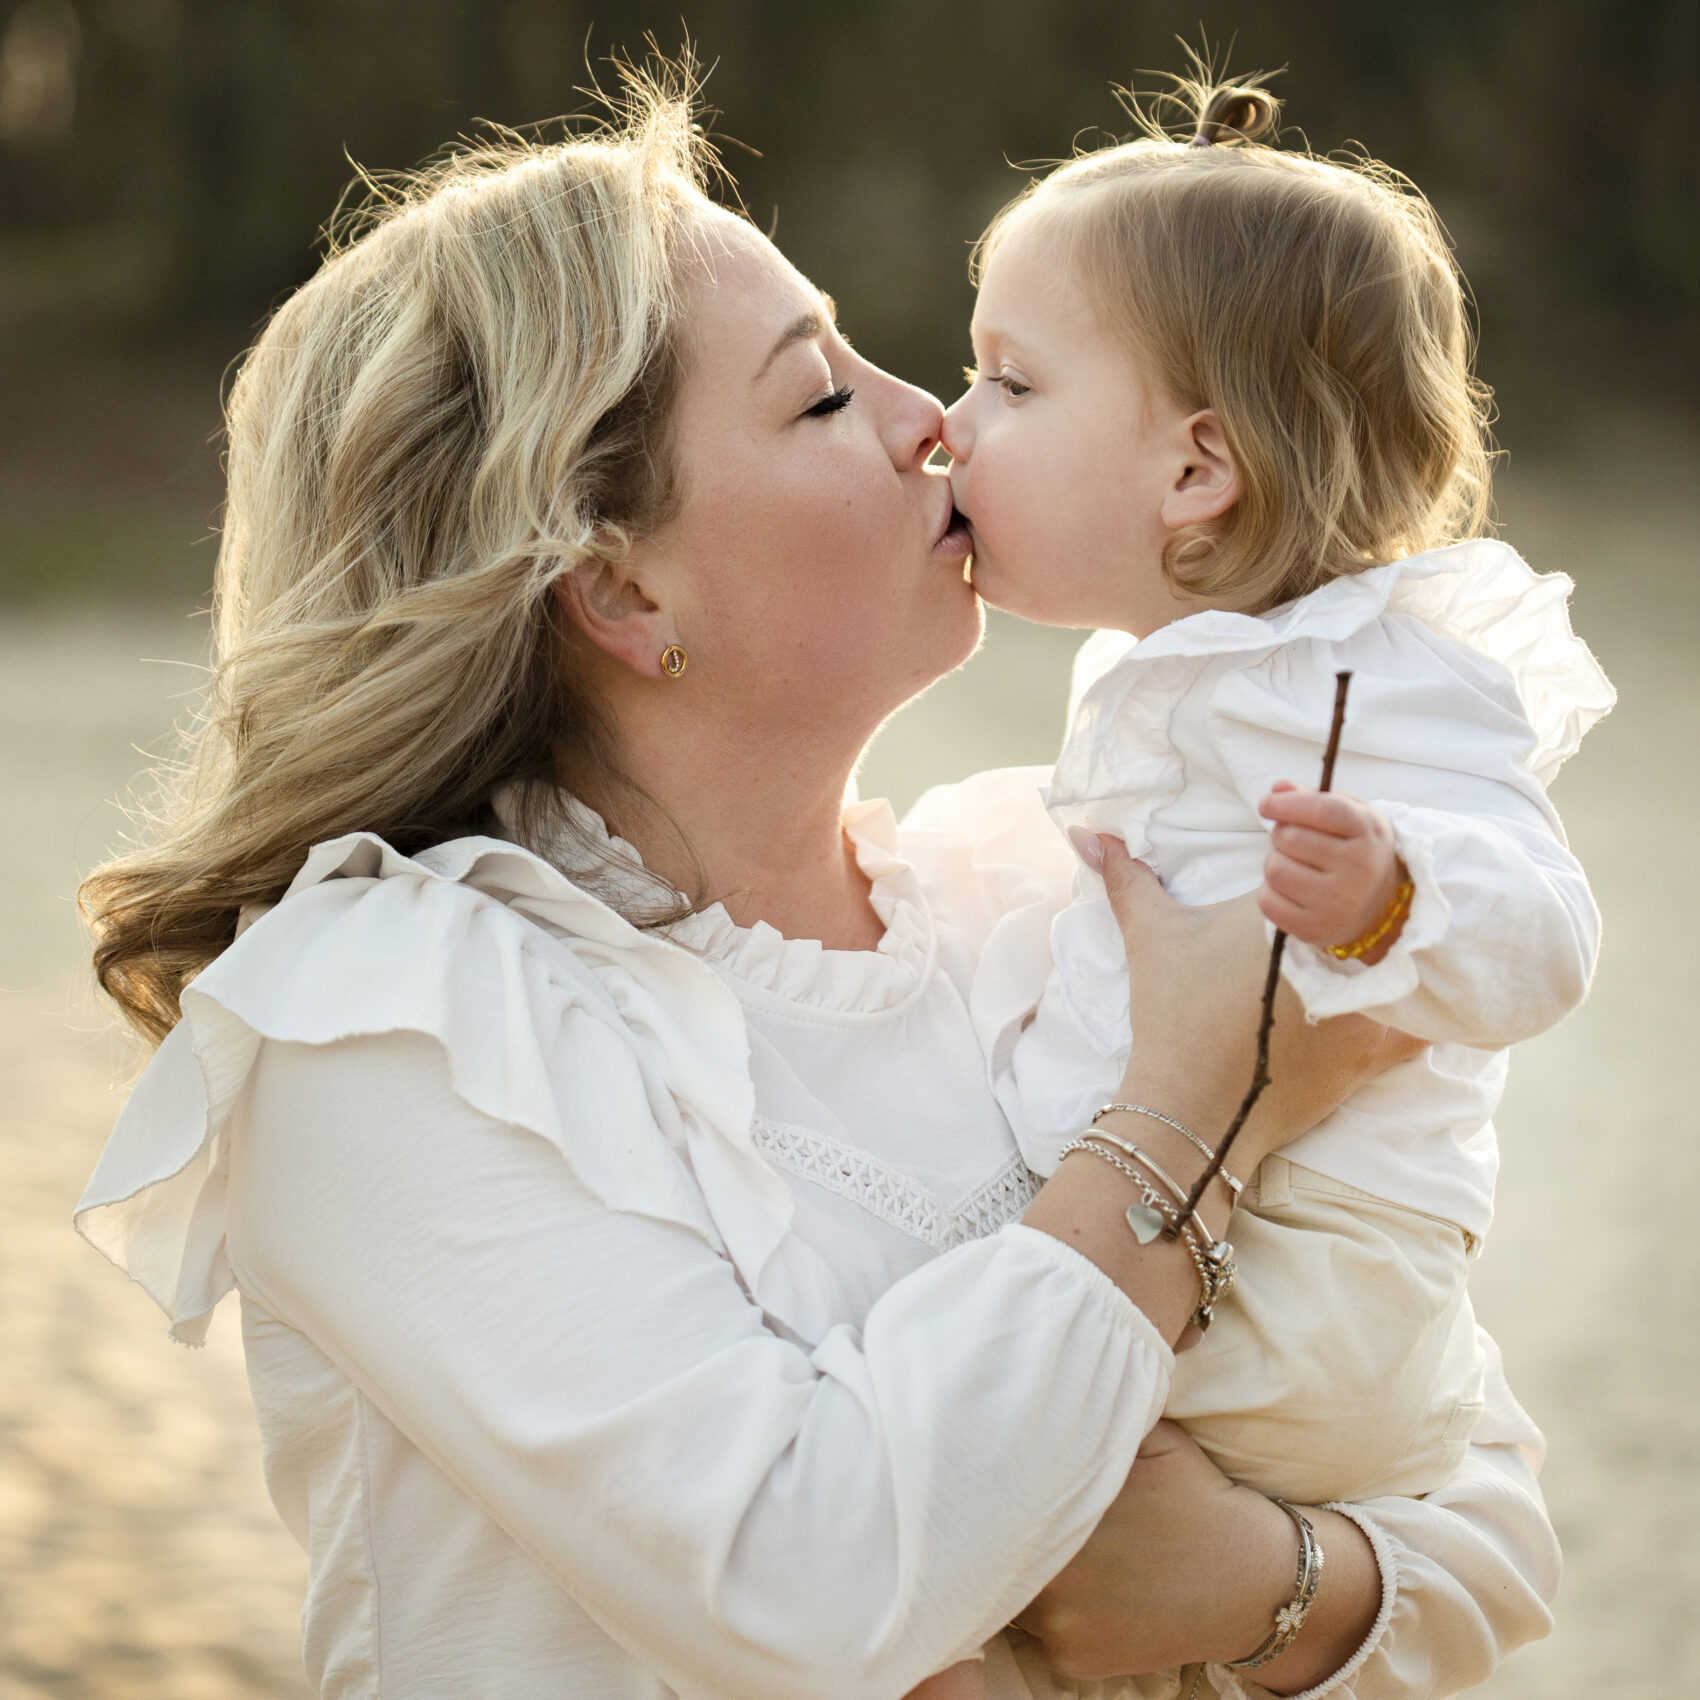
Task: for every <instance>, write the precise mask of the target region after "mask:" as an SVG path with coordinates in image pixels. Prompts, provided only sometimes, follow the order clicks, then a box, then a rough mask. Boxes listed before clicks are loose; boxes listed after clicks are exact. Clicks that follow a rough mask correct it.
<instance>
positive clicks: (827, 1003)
mask: <svg viewBox="0 0 1700 1700" xmlns="http://www.w3.org/2000/svg"><path fill="white" fill-rule="evenodd" d="M844 831H845V835H846V837H848V838H849V840H850V843H851V847H852V848H853V849H854V851H855V853H856V865H857V866H858V867H859V868H860V869H861V870H862V872H863V873H864V874H865V875H867V877H868V880H869V881H870V886H869V891H868V899H869V901H870V902H871V903H872V904H873V906H874V913H875V914H876V915H878V916H879V918H880V920H881V921H882V922H884V924H885V935H884V937H883V938H881V940H880V942H879V945H878V947H877V948H876V949H874V950H828V949H827V948H826V947H825V946H824V945H823V944H821V943H820V941H819V940H818V939H792V938H787V937H785V935H784V934H783V933H781V932H779V931H777V930H776V929H775V928H773V927H770V926H769V925H768V924H767V923H766V922H765V921H757V922H756V923H755V925H754V926H752V927H740V926H739V925H738V924H737V923H736V922H735V921H734V920H733V919H732V917H731V916H730V915H728V914H727V913H726V908H725V905H724V904H720V903H715V904H712V905H710V906H709V907H708V908H706V909H701V910H698V911H697V913H696V914H694V915H690V916H687V917H686V918H685V920H683V921H681V922H680V923H679V924H678V925H677V926H676V927H674V928H673V929H672V933H673V937H674V938H675V939H677V940H678V941H679V943H680V944H683V945H685V946H687V947H688V948H690V949H692V950H696V951H698V952H700V953H701V954H702V955H703V956H704V957H705V958H707V959H708V960H709V961H710V962H712V963H713V964H714V966H715V968H716V969H717V970H718V971H719V972H720V973H721V974H722V975H723V976H724V977H725V978H726V979H727V980H729V981H731V982H733V984H734V987H735V989H736V990H737V992H738V994H739V996H740V997H742V998H745V999H746V1000H747V1001H753V1002H755V1003H758V1004H760V1003H765V1002H769V1001H772V1002H774V1003H778V1004H788V1005H797V1004H800V1005H803V1006H805V1007H807V1008H810V1009H815V1010H823V1011H834V1012H838V1013H843V1014H863V1015H872V1014H885V1013H889V1012H890V1011H892V1010H895V1009H898V1008H901V1007H902V1006H903V1005H904V1004H906V1003H908V1002H909V1001H910V1000H911V999H913V998H915V997H918V996H919V995H920V994H921V993H922V992H923V991H924V990H925V989H926V986H927V984H928V982H929V980H930V979H931V976H932V970H933V965H934V962H935V960H936V958H937V942H936V938H935V935H934V930H933V923H932V917H931V912H930V910H929V907H928V905H927V902H926V900H925V898H924V897H923V895H922V892H921V882H920V878H919V876H918V875H917V874H916V872H915V869H914V868H913V867H911V866H910V864H909V863H908V862H907V861H906V860H905V859H904V857H903V856H902V855H901V854H900V853H899V850H898V843H897V821H896V819H895V817H894V816H893V815H892V812H891V805H890V804H889V803H886V802H884V801H878V802H868V803H855V804H852V805H851V806H850V807H849V808H848V809H846V811H845V814H844Z"/></svg>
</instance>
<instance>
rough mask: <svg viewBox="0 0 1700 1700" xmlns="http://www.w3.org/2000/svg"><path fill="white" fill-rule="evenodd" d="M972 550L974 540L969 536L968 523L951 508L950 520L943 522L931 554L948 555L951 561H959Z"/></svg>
mask: <svg viewBox="0 0 1700 1700" xmlns="http://www.w3.org/2000/svg"><path fill="white" fill-rule="evenodd" d="M973 549H974V539H973V537H972V536H971V535H970V534H969V531H968V521H967V520H966V519H964V518H963V517H962V515H961V514H960V513H958V512H957V510H956V509H955V508H952V509H951V510H950V518H949V519H948V520H947V521H946V522H945V528H944V530H943V531H941V532H940V533H939V536H938V541H937V542H936V543H934V545H933V553H934V554H935V555H949V556H951V557H952V558H953V559H956V560H961V559H962V558H963V557H964V556H966V555H969V554H972V553H973Z"/></svg>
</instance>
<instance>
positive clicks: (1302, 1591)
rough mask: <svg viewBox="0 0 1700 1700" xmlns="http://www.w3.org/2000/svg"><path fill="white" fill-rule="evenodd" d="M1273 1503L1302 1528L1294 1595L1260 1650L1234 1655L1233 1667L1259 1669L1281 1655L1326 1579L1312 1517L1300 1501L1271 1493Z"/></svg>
mask: <svg viewBox="0 0 1700 1700" xmlns="http://www.w3.org/2000/svg"><path fill="white" fill-rule="evenodd" d="M1271 1503H1272V1504H1275V1505H1278V1506H1280V1507H1281V1509H1282V1510H1283V1511H1285V1512H1286V1514H1287V1515H1288V1516H1289V1517H1291V1518H1292V1520H1293V1522H1294V1524H1295V1525H1296V1526H1297V1528H1298V1531H1299V1571H1298V1576H1297V1577H1296V1578H1295V1580H1294V1585H1293V1597H1292V1598H1291V1599H1290V1600H1288V1601H1287V1603H1286V1604H1285V1605H1284V1606H1282V1607H1280V1608H1279V1609H1278V1610H1277V1611H1276V1613H1275V1627H1274V1628H1273V1629H1271V1630H1270V1631H1269V1634H1268V1635H1267V1636H1266V1637H1265V1639H1264V1641H1263V1644H1262V1645H1261V1646H1260V1647H1259V1648H1258V1649H1257V1651H1256V1652H1254V1653H1251V1654H1248V1655H1247V1656H1246V1657H1245V1658H1243V1659H1230V1660H1229V1661H1228V1669H1229V1670H1256V1669H1257V1667H1258V1666H1259V1665H1266V1664H1268V1663H1269V1662H1270V1660H1271V1659H1277V1658H1279V1657H1280V1656H1281V1654H1283V1653H1284V1652H1286V1650H1287V1649H1288V1648H1289V1647H1290V1646H1292V1644H1293V1643H1294V1642H1295V1641H1296V1640H1297V1639H1298V1635H1299V1631H1300V1630H1301V1629H1303V1628H1304V1626H1305V1619H1306V1618H1307V1617H1308V1616H1309V1615H1310V1608H1311V1607H1312V1606H1313V1605H1314V1604H1315V1603H1316V1590H1317V1587H1318V1585H1319V1584H1320V1583H1321V1581H1322V1543H1321V1541H1319V1540H1318V1539H1317V1538H1316V1530H1315V1529H1313V1528H1312V1527H1311V1525H1310V1519H1309V1518H1308V1517H1307V1516H1305V1514H1304V1513H1303V1512H1302V1511H1300V1510H1299V1508H1298V1507H1297V1506H1296V1505H1289V1504H1288V1503H1287V1502H1286V1500H1284V1499H1275V1498H1273V1496H1271Z"/></svg>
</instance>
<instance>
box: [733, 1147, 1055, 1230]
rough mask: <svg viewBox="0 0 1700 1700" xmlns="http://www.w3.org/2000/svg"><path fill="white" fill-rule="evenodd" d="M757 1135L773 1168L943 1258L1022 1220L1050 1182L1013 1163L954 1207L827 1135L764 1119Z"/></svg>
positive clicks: (1016, 1161)
mask: <svg viewBox="0 0 1700 1700" xmlns="http://www.w3.org/2000/svg"><path fill="white" fill-rule="evenodd" d="M750 1133H751V1137H752V1139H753V1141H754V1143H755V1147H756V1149H757V1150H758V1151H759V1152H761V1154H762V1155H763V1156H764V1157H766V1158H767V1160H768V1161H769V1162H770V1163H774V1164H777V1165H778V1167H780V1168H782V1169H785V1170H788V1171H789V1172H790V1173H791V1174H793V1175H796V1176H797V1177H798V1178H799V1179H801V1180H805V1181H810V1182H812V1183H813V1184H814V1185H815V1186H818V1187H820V1188H822V1189H823V1190H824V1191H826V1192H831V1193H836V1194H837V1195H838V1196H839V1197H840V1198H847V1199H849V1200H850V1201H851V1202H852V1203H853V1204H859V1205H861V1207H862V1208H863V1209H864V1210H866V1211H867V1212H868V1214H869V1215H871V1216H877V1217H878V1218H879V1220H880V1221H882V1222H884V1223H886V1224H887V1226H889V1227H893V1228H896V1229H897V1230H898V1231H899V1232H900V1233H905V1234H908V1235H909V1237H910V1238H911V1239H916V1240H919V1241H920V1242H921V1243H922V1244H923V1245H926V1246H930V1247H931V1248H932V1249H933V1250H934V1251H936V1252H945V1251H949V1250H951V1249H952V1247H954V1246H959V1245H966V1244H967V1243H968V1241H970V1240H979V1239H984V1238H985V1237H986V1236H987V1235H988V1234H994V1233H996V1232H997V1230H998V1229H999V1228H1002V1227H1005V1226H1007V1225H1008V1224H1009V1223H1011V1222H1013V1221H1015V1220H1016V1219H1017V1218H1018V1217H1019V1216H1020V1215H1021V1213H1022V1211H1024V1210H1025V1209H1026V1208H1027V1206H1028V1205H1029V1204H1031V1203H1032V1202H1033V1199H1034V1198H1035V1197H1036V1196H1037V1194H1038V1191H1039V1188H1040V1187H1042V1186H1043V1185H1044V1184H1045V1183H1044V1181H1043V1180H1042V1179H1041V1178H1040V1177H1039V1176H1038V1175H1036V1174H1034V1173H1033V1171H1032V1170H1031V1169H1029V1168H1028V1167H1027V1165H1026V1164H1025V1163H1024V1162H1022V1160H1021V1158H1020V1157H1019V1156H1016V1157H1011V1158H1010V1160H1009V1161H1008V1162H1007V1163H1005V1164H1004V1166H1003V1167H1002V1168H1001V1169H999V1170H998V1171H997V1173H996V1174H994V1175H993V1176H992V1177H991V1179H990V1180H988V1181H985V1182H984V1183H982V1184H981V1185H980V1186H977V1187H976V1188H975V1189H974V1190H973V1191H972V1192H971V1193H969V1195H968V1196H967V1197H966V1198H965V1199H963V1201H962V1202H961V1203H960V1204H955V1205H947V1204H944V1203H941V1202H940V1200H939V1199H938V1198H937V1197H935V1196H934V1195H933V1194H932V1193H931V1192H929V1191H928V1190H927V1188H926V1187H924V1186H922V1185H921V1183H920V1182H919V1181H917V1180H915V1179H914V1178H913V1177H911V1176H909V1175H906V1174H904V1172H903V1171H902V1170H901V1169H899V1168H896V1167H895V1166H894V1165H892V1164H890V1163H887V1162H885V1161H883V1160H882V1159H881V1158H878V1157H875V1156H872V1155H870V1154H869V1153H868V1152H866V1151H859V1150H857V1149H856V1147H855V1146H853V1145H846V1144H845V1143H844V1142H843V1141H842V1140H838V1139H833V1138H831V1137H830V1136H828V1135H827V1134H824V1133H815V1132H813V1131H811V1130H810V1129H809V1128H806V1127H797V1126H794V1125H793V1124H792V1123H790V1122H771V1121H767V1120H766V1119H765V1118H763V1117H761V1116H757V1117H756V1118H755V1120H754V1122H753V1123H752V1125H751V1128H750Z"/></svg>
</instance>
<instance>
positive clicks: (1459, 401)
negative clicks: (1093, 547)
mask: <svg viewBox="0 0 1700 1700" xmlns="http://www.w3.org/2000/svg"><path fill="white" fill-rule="evenodd" d="M1176 81H1177V96H1176V97H1173V98H1175V99H1177V101H1178V103H1179V104H1181V105H1182V106H1183V107H1184V108H1190V112H1191V114H1192V116H1191V117H1190V118H1189V120H1188V123H1187V126H1186V139H1184V140H1177V139H1175V138H1174V137H1172V136H1171V135H1170V134H1168V132H1167V131H1166V130H1165V129H1164V128H1163V127H1162V126H1161V125H1160V124H1159V123H1157V122H1156V120H1155V119H1152V118H1150V117H1148V116H1147V115H1146V114H1145V113H1144V112H1143V111H1142V110H1141V109H1140V108H1139V107H1138V105H1137V103H1131V102H1130V104H1131V106H1132V109H1133V110H1134V112H1135V114H1136V115H1137V116H1138V117H1139V118H1140V119H1141V122H1142V123H1143V125H1144V127H1145V129H1146V134H1145V135H1143V136H1141V137H1140V138H1139V139H1137V140H1135V141H1131V142H1127V143H1124V144H1122V145H1120V146H1116V147H1109V148H1104V149H1101V150H1099V151H1096V152H1092V153H1085V154H1081V155H1079V156H1077V157H1076V158H1074V159H1072V160H1069V161H1067V162H1066V163H1064V164H1063V165H1061V166H1060V167H1059V168H1058V169H1057V170H1055V171H1053V172H1052V173H1051V174H1050V175H1049V176H1047V177H1044V178H1041V179H1039V180H1037V181H1036V182H1034V183H1032V184H1030V185H1029V186H1028V188H1027V189H1026V191H1025V192H1024V193H1023V194H1021V195H1020V196H1018V197H1017V198H1016V199H1015V200H1014V201H1012V202H1011V203H1010V204H1009V205H1008V206H1006V207H1005V208H1004V209H1003V211H1002V212H1000V213H999V214H998V216H997V218H996V219H994V220H993V222H992V224H991V226H990V227H989V229H988V230H987V232H986V234H985V235H984V236H983V237H982V238H981V242H980V245H979V248H978V250H977V254H976V265H977V267H978V268H980V270H983V268H984V266H985V264H986V263H987V261H988V260H989V259H990V257H991V255H992V254H994V253H995V252H996V250H997V246H998V243H999V242H1000V241H1001V240H1002V239H1003V237H1004V236H1005V235H1006V234H1007V233H1008V231H1009V228H1010V225H1011V221H1012V219H1014V218H1015V217H1017V216H1018V215H1019V217H1020V218H1021V219H1022V221H1023V222H1026V221H1028V220H1030V219H1031V220H1039V221H1042V223H1043V231H1044V236H1045V239H1046V240H1047V241H1050V242H1052V243H1053V244H1054V246H1055V250H1056V251H1057V252H1060V253H1061V254H1063V255H1064V256H1066V261H1067V262H1072V264H1073V265H1074V267H1075V268H1076V270H1077V274H1078V276H1079V278H1080V279H1081V282H1082V284H1083V286H1084V288H1085V289H1086V291H1087V293H1088V296H1089V297H1090V299H1091V300H1092V303H1093V305H1094V307H1095V309H1096V310H1097V311H1098V312H1099V313H1100V314H1101V315H1102V317H1103V319H1104V321H1105V323H1106V325H1107V326H1108V327H1109V328H1110V329H1111V330H1112V331H1113V332H1114V333H1115V334H1117V335H1119V336H1120V337H1122V338H1123V339H1124V340H1125V343H1126V344H1127V345H1128V346H1129V347H1130V348H1132V349H1134V350H1135V351H1136V352H1137V353H1138V354H1139V355H1140V356H1142V357H1143V358H1144V359H1145V360H1147V361H1149V362H1150V363H1151V364H1152V366H1153V367H1154V368H1155V370H1156V373H1157V375H1158V376H1159V377H1160V379H1161V381H1162V382H1163V384H1164V386H1165V387H1166V389H1167V391H1168V393H1169V394H1170V396H1172V397H1173V398H1174V399H1175V400H1176V401H1178V402H1179V403H1180V404H1181V405H1182V406H1184V407H1189V408H1210V409H1213V410H1214V411H1215V412H1216V413H1217V415H1218V416H1219V417H1220V419H1221V422H1222V427H1223V430H1224V432H1225V433H1226V436H1227V440H1228V443H1229V446H1230V448H1231V450H1232V453H1233V456H1234V459H1235V462H1236V464H1237V465H1238V467H1239V472H1240V477H1241V480H1242V492H1241V495H1240V498H1239V500H1238V502H1237V503H1236V504H1235V506H1234V508H1233V509H1232V510H1231V512H1230V513H1229V514H1228V515H1227V516H1226V518H1225V520H1224V521H1222V522H1219V523H1218V524H1217V525H1216V526H1214V527H1210V528H1202V527H1200V528H1189V529H1187V530H1184V531H1182V532H1178V533H1176V534H1175V535H1174V536H1173V537H1172V538H1171V539H1170V541H1169V544H1168V547H1167V549H1166V550H1165V554H1164V568H1165V570H1166V572H1167V573H1168V575H1169V577H1170V579H1171V581H1172V582H1173V583H1174V584H1175V585H1176V586H1177V587H1178V588H1180V589H1183V590H1185V591H1187V592H1189V593H1191V594H1192V595H1195V596H1198V597H1199V598H1201V599H1203V600H1205V601H1207V602H1210V603H1212V604H1215V605H1217V606H1224V607H1232V608H1239V609H1245V610H1250V611H1261V610H1263V609H1266V608H1270V607H1273V606H1275V605H1276V604H1278V603H1282V602H1286V601H1289V600H1290V599H1292V598H1293V597H1296V596H1302V595H1304V594H1305V593H1306V592H1307V591H1310V590H1314V589H1315V588H1316V587H1317V586H1318V585H1320V584H1323V583H1324V582H1326V581H1327V580H1329V579H1332V578H1336V577H1338V576H1340V575H1341V574H1344V573H1353V572H1359V571H1362V570H1363V569H1364V568H1366V567H1371V566H1376V565H1379V564H1381V563H1383V562H1386V561H1390V560H1394V559H1397V558H1399V557H1401V556H1404V555H1409V554H1414V553H1417V552H1419V551H1421V550H1424V549H1429V548H1433V547H1435V546H1436V545H1437V544H1440V543H1443V542H1447V541H1452V540H1456V539H1459V538H1463V537H1470V536H1475V535H1478V534H1479V533H1480V532H1481V531H1482V529H1483V528H1484V527H1485V525H1486V521H1487V507H1488V484H1489V472H1490V452H1489V442H1488V436H1487V421H1488V392H1487V390H1486V389H1485V388H1484V387H1483V386H1482V385H1481V384H1480V383H1478V382H1477V381H1476V379H1475V378H1474V377H1473V376H1472V374H1471V369H1470V363H1471V353H1472V348H1471V332H1470V324H1469V318H1468V315H1467V312H1466V309H1465V302H1464V293H1463V286H1462V281H1461V279H1460V277H1459V274H1458V270H1457V267H1456V265H1455V264H1454V262H1453V258H1452V253H1451V250H1450V248H1449V246H1448V244H1447V241H1446V237H1445V233H1444V231H1443V230H1442V228H1441V225H1440V221H1439V219H1438V218H1437V217H1436V215H1435V212H1434V209H1433V208H1432V207H1431V206H1430V205H1429V203H1428V202H1427V201H1426V200H1425V199H1424V198H1423V196H1422V195H1421V194H1420V193H1419V192H1418V191H1417V189H1416V188H1415V187H1414V185H1412V184H1411V183H1410V182H1408V181H1407V180H1406V179H1405V178H1403V177H1401V176H1400V175H1399V174H1398V173H1396V172H1394V171H1392V170H1390V169H1389V168H1388V167H1386V166H1384V165H1380V164H1377V163H1376V162H1374V161H1372V160H1368V159H1352V160H1349V161H1341V160H1337V159H1324V158H1320V157H1318V156H1317V155H1315V154H1311V153H1308V152H1297V151H1292V152H1289V151H1284V150H1280V149H1277V148H1275V147H1273V146H1267V145H1263V144H1261V143H1259V142H1258V141H1257V140H1256V137H1257V136H1259V135H1261V134H1263V133H1264V132H1266V131H1269V130H1270V129H1271V128H1272V126H1273V124H1274V121H1275V118H1276V114H1277V110H1278V108H1277V104H1276V102H1275V100H1274V99H1273V97H1272V96H1271V95H1270V94H1269V93H1268V91H1267V90H1265V89H1263V88H1261V87H1259V86H1257V85H1256V84H1255V82H1242V83H1239V84H1233V85H1215V86H1212V85H1211V84H1210V83H1209V82H1208V81H1206V80H1202V79H1201V80H1198V81H1184V80H1181V79H1176ZM977 276H978V272H977Z"/></svg>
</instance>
